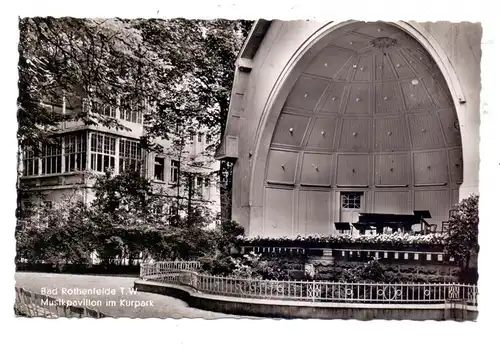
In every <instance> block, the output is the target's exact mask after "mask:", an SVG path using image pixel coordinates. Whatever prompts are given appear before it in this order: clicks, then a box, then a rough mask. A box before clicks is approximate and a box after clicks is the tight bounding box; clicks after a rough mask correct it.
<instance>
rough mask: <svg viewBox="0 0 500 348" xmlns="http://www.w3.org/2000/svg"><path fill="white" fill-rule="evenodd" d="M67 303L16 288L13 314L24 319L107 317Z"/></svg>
mask: <svg viewBox="0 0 500 348" xmlns="http://www.w3.org/2000/svg"><path fill="white" fill-rule="evenodd" d="M67 303H68V302H67V301H64V300H62V299H56V298H53V297H50V296H47V295H41V294H38V293H36V292H31V291H28V290H26V289H23V288H18V287H16V300H15V303H14V312H15V313H16V315H19V316H24V317H44V318H61V317H64V318H105V317H107V315H105V314H103V313H101V312H100V311H97V310H95V309H91V308H88V307H79V306H73V305H67Z"/></svg>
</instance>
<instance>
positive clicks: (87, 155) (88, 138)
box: [84, 132, 92, 170]
mask: <svg viewBox="0 0 500 348" xmlns="http://www.w3.org/2000/svg"><path fill="white" fill-rule="evenodd" d="M91 134H92V132H87V134H86V135H85V136H86V138H87V146H86V151H85V156H86V157H87V160H86V161H85V168H84V170H91V169H92V166H91V165H90V159H91V156H90V150H91V146H90V144H91Z"/></svg>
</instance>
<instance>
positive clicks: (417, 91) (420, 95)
mask: <svg viewBox="0 0 500 348" xmlns="http://www.w3.org/2000/svg"><path fill="white" fill-rule="evenodd" d="M400 85H401V90H402V91H403V96H404V101H405V105H406V110H408V111H416V110H426V109H428V108H429V106H432V100H431V99H430V98H429V96H428V95H427V93H426V91H425V88H424V86H422V83H420V81H419V79H412V80H404V81H401V82H400Z"/></svg>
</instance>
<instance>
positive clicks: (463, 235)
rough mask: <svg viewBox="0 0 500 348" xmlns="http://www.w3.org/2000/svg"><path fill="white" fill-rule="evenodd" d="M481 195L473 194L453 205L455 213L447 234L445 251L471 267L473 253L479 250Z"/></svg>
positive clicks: (451, 218) (464, 265)
mask: <svg viewBox="0 0 500 348" xmlns="http://www.w3.org/2000/svg"><path fill="white" fill-rule="evenodd" d="M478 206H479V196H478V195H471V196H470V197H468V198H466V199H464V200H462V201H461V202H460V203H458V204H456V205H455V206H454V207H453V211H454V214H453V215H452V216H451V217H450V220H449V232H448V233H447V234H446V236H445V239H444V243H445V252H446V253H447V254H448V255H450V256H452V257H454V258H455V259H456V260H457V261H458V262H460V264H461V265H462V269H463V270H464V271H467V270H468V269H469V262H470V259H471V257H472V255H473V254H475V253H477V252H479V242H478V233H479V210H478Z"/></svg>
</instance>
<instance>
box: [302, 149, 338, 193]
mask: <svg viewBox="0 0 500 348" xmlns="http://www.w3.org/2000/svg"><path fill="white" fill-rule="evenodd" d="M332 164H333V155H328V154H317V153H304V159H303V161H302V170H301V175H300V184H301V185H307V186H331V181H332Z"/></svg>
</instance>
